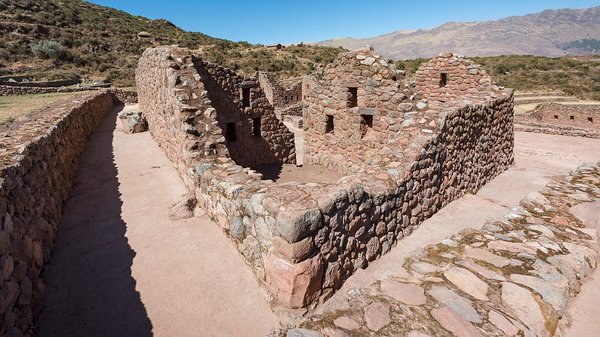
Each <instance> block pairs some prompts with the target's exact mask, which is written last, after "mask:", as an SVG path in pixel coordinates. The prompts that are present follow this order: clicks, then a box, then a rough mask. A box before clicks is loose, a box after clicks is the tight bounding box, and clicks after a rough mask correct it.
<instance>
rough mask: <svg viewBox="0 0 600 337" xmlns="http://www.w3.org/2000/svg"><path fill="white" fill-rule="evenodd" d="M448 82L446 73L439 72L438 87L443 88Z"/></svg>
mask: <svg viewBox="0 0 600 337" xmlns="http://www.w3.org/2000/svg"><path fill="white" fill-rule="evenodd" d="M446 84H448V74H446V73H441V74H440V88H443V87H445V86H446Z"/></svg>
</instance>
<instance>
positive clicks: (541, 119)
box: [515, 103, 600, 138]
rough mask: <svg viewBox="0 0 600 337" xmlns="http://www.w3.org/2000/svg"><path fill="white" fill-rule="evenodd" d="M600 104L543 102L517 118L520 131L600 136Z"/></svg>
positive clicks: (516, 123) (516, 121)
mask: <svg viewBox="0 0 600 337" xmlns="http://www.w3.org/2000/svg"><path fill="white" fill-rule="evenodd" d="M599 121H600V105H590V104H568V105H565V104H561V103H542V104H540V105H538V106H537V107H536V108H535V110H534V111H533V112H532V113H531V114H529V115H520V116H517V117H516V118H515V128H516V129H517V130H519V131H526V132H538V133H548V134H556V135H566V136H579V137H590V138H600V123H599Z"/></svg>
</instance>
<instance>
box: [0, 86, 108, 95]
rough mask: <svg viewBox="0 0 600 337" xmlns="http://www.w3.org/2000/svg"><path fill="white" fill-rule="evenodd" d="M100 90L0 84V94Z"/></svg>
mask: <svg viewBox="0 0 600 337" xmlns="http://www.w3.org/2000/svg"><path fill="white" fill-rule="evenodd" d="M89 90H98V89H97V88H92V87H80V88H77V87H72V88H71V87H58V88H36V87H14V86H8V85H0V96H13V95H30V94H48V93H55V92H76V91H89Z"/></svg>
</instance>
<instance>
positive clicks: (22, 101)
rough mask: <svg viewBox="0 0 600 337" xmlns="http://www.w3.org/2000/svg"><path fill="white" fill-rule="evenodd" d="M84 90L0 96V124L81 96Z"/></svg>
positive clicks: (5, 124)
mask: <svg viewBox="0 0 600 337" xmlns="http://www.w3.org/2000/svg"><path fill="white" fill-rule="evenodd" d="M85 93H86V92H85V91H84V92H81V91H80V92H66V93H51V94H37V95H15V96H0V126H8V125H10V124H12V123H13V122H14V121H15V120H16V119H17V118H20V117H23V118H27V116H29V115H31V113H33V112H34V111H37V110H40V109H43V108H46V107H48V106H49V105H52V104H54V103H56V102H59V101H62V100H67V99H71V98H74V97H77V96H81V95H83V94H85Z"/></svg>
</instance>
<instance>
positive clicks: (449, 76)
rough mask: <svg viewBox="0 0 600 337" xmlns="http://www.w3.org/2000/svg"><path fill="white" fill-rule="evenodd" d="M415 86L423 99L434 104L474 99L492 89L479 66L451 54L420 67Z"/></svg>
mask: <svg viewBox="0 0 600 337" xmlns="http://www.w3.org/2000/svg"><path fill="white" fill-rule="evenodd" d="M415 83H416V88H417V91H418V92H419V93H421V94H423V97H425V98H426V99H429V100H437V101H450V100H454V99H457V98H460V97H475V98H477V97H480V96H481V95H482V94H486V93H488V92H489V91H490V90H491V89H492V78H491V77H490V76H489V75H488V74H487V73H486V72H485V70H483V68H482V67H481V66H480V65H479V64H476V63H475V62H473V61H471V60H468V59H465V58H463V57H461V56H457V55H453V54H452V53H442V54H440V56H439V57H435V58H433V59H431V60H430V61H429V62H427V63H425V64H423V65H421V66H420V67H419V69H418V70H417V71H416V73H415Z"/></svg>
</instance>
